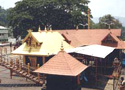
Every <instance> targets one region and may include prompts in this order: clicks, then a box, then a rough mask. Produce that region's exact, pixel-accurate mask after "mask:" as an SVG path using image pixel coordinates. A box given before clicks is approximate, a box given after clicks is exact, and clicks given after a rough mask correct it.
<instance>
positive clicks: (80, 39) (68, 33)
mask: <svg viewBox="0 0 125 90" xmlns="http://www.w3.org/2000/svg"><path fill="white" fill-rule="evenodd" d="M59 32H60V33H61V34H63V36H65V37H64V38H67V39H68V40H70V41H71V42H70V45H72V46H74V47H78V46H83V45H92V44H99V45H101V44H102V40H103V39H104V38H105V37H106V36H107V35H108V34H110V33H111V36H112V37H113V38H114V39H115V40H116V41H117V42H118V44H117V46H114V45H113V44H112V43H111V44H109V45H108V46H111V47H115V48H116V49H124V48H125V44H124V43H123V41H122V40H119V39H118V37H117V36H121V30H120V29H111V30H108V29H90V30H86V29H85V30H60V31H59Z"/></svg>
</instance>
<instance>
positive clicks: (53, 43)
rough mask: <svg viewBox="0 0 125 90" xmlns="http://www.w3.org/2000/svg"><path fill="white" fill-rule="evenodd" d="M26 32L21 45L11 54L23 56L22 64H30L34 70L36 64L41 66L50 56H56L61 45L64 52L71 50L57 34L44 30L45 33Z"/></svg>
mask: <svg viewBox="0 0 125 90" xmlns="http://www.w3.org/2000/svg"><path fill="white" fill-rule="evenodd" d="M28 32H29V33H28V35H27V36H26V37H25V38H24V40H23V44H22V45H21V46H20V47H19V48H17V49H16V50H15V51H13V52H12V54H17V55H23V56H24V61H23V62H24V63H25V64H27V63H30V65H31V67H34V68H36V66H37V64H40V65H42V64H43V63H45V62H46V61H47V60H48V59H49V58H50V57H51V56H53V55H55V54H57V53H58V52H59V50H60V47H61V44H63V47H64V49H65V50H67V49H71V48H73V47H72V46H71V45H69V44H68V43H67V42H66V41H65V39H64V38H63V36H62V35H61V34H60V33H58V32H54V31H46V30H45V32H32V30H29V31H28Z"/></svg>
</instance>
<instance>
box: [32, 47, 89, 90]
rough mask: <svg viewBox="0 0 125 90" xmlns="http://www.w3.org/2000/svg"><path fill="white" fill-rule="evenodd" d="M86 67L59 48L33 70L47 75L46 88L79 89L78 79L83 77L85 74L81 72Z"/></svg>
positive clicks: (56, 89) (57, 89)
mask: <svg viewBox="0 0 125 90" xmlns="http://www.w3.org/2000/svg"><path fill="white" fill-rule="evenodd" d="M87 68H88V66H87V65H84V64H82V63H81V62H79V61H78V60H77V59H75V58H74V57H72V56H71V55H69V54H67V53H66V52H65V51H64V50H63V49H61V51H59V53H58V54H57V55H55V56H54V57H52V58H51V59H50V60H49V61H48V62H46V63H45V64H44V65H43V66H42V67H40V68H38V69H37V70H35V71H34V72H38V73H43V74H46V75H47V85H46V87H47V88H46V90H80V88H81V86H80V79H81V77H82V79H83V77H85V74H84V75H83V74H81V73H85V72H84V71H85V70H86V69H87ZM80 74H81V77H80ZM78 88H79V89H78Z"/></svg>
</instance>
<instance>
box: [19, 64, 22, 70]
mask: <svg viewBox="0 0 125 90" xmlns="http://www.w3.org/2000/svg"><path fill="white" fill-rule="evenodd" d="M21 69H22V62H21V63H20V64H19V70H20V71H21Z"/></svg>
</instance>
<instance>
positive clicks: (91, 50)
mask: <svg viewBox="0 0 125 90" xmlns="http://www.w3.org/2000/svg"><path fill="white" fill-rule="evenodd" d="M114 49H115V48H113V47H108V46H102V45H89V46H84V47H76V48H73V49H70V50H67V51H66V52H68V53H79V54H83V55H88V56H94V57H99V58H105V57H106V56H107V55H109V54H110V53H111V52H112V51H113V50H114Z"/></svg>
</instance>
